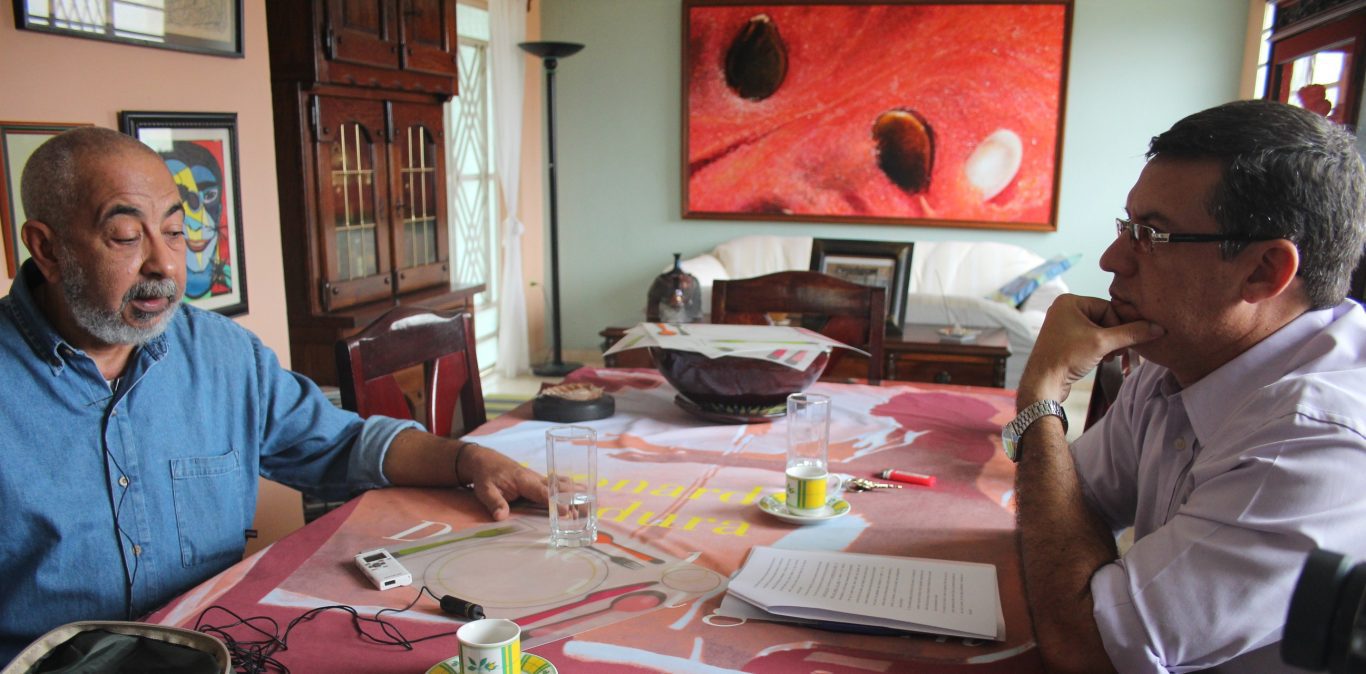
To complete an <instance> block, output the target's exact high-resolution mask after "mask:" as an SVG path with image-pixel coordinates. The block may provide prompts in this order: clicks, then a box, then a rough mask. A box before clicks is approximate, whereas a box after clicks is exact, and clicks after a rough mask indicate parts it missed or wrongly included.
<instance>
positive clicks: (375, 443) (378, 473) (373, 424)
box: [350, 415, 426, 489]
mask: <svg viewBox="0 0 1366 674" xmlns="http://www.w3.org/2000/svg"><path fill="white" fill-rule="evenodd" d="M410 428H413V429H417V430H419V431H423V432H424V433H425V432H426V430H425V429H424V428H423V427H422V424H419V423H417V422H416V421H412V420H408V419H393V418H390V417H383V416H378V415H376V416H371V417H367V418H366V419H365V425H363V426H361V429H360V434H359V435H357V436H356V440H355V446H354V447H353V448H352V450H351V465H350V473H351V476H352V480H351V482H352V483H353V484H355V485H356V486H358V487H359V488H361V489H376V488H379V487H387V486H389V485H390V484H391V483H390V482H389V478H387V477H385V475H384V457H385V456H386V455H388V453H389V445H390V444H392V443H393V441H394V438H396V437H398V434H399V433H402V432H403V431H406V430H408V429H410Z"/></svg>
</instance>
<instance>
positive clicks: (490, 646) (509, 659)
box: [455, 618, 522, 674]
mask: <svg viewBox="0 0 1366 674" xmlns="http://www.w3.org/2000/svg"><path fill="white" fill-rule="evenodd" d="M455 638H456V639H457V640H459V641H460V671H461V672H462V674H476V673H477V674H522V628H521V627H518V626H517V623H515V622H512V621H511V620H503V619H502V618H485V619H483V620H475V621H473V622H468V623H465V624H464V625H463V626H462V627H461V628H460V629H458V630H456V632H455Z"/></svg>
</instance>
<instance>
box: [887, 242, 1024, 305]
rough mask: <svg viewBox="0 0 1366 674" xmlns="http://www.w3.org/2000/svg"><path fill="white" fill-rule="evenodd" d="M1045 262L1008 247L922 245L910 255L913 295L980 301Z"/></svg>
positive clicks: (1004, 244) (986, 243) (989, 244)
mask: <svg viewBox="0 0 1366 674" xmlns="http://www.w3.org/2000/svg"><path fill="white" fill-rule="evenodd" d="M1040 262H1043V258H1042V257H1039V256H1038V255H1035V254H1034V253H1032V252H1030V251H1029V250H1026V249H1024V248H1021V247H1019V246H1016V245H1014V244H1009V243H997V242H994V241H923V242H917V243H916V244H915V253H914V254H913V255H911V287H910V290H911V292H922V293H940V292H946V293H947V294H950V295H973V296H976V297H981V296H983V295H986V294H987V293H989V292H991V291H993V290H996V289H997V288H1000V287H1001V285H1002V284H1004V283H1005V282H1006V281H1009V280H1010V279H1012V278H1014V277H1016V276H1018V275H1020V274H1023V273H1024V272H1027V271H1029V270H1030V269H1033V268H1034V267H1035V266H1037V265H1038V264H1039V263H1040Z"/></svg>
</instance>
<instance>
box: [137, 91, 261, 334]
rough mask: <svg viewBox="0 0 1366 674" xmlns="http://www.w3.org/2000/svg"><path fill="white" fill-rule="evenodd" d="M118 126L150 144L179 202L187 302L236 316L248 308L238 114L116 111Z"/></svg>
mask: <svg viewBox="0 0 1366 674" xmlns="http://www.w3.org/2000/svg"><path fill="white" fill-rule="evenodd" d="M119 120H120V124H121V125H122V127H123V131H124V133H128V134H130V135H132V136H135V137H136V138H137V139H138V140H141V141H142V142H143V143H146V144H147V145H148V146H149V147H151V148H152V149H153V150H156V151H157V153H158V154H160V155H161V157H162V159H164V160H165V161H166V168H167V169H168V170H169V171H170V172H171V177H172V178H173V179H174V180H175V182H176V185H177V186H178V187H179V188H180V198H181V202H182V204H183V206H184V209H185V211H184V212H185V301H186V302H189V303H191V304H194V305H195V306H197V307H201V308H204V309H212V310H214V311H217V312H219V313H223V314H228V315H234V314H240V313H245V312H246V310H247V289H246V282H247V279H246V270H245V268H244V261H243V252H242V251H243V244H242V205H241V202H240V197H239V196H238V195H239V194H240V192H239V191H238V186H237V185H238V179H237V116H236V115H234V114H218V113H155V112H122V113H119Z"/></svg>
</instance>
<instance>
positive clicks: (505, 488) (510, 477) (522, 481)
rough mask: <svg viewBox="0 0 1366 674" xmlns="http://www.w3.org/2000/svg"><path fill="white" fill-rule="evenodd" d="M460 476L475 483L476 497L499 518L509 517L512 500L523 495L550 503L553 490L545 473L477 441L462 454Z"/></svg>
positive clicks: (530, 499)
mask: <svg viewBox="0 0 1366 674" xmlns="http://www.w3.org/2000/svg"><path fill="white" fill-rule="evenodd" d="M459 468H460V479H461V480H465V481H468V482H470V483H472V484H473V485H474V496H475V498H477V499H479V502H480V503H482V504H484V508H486V509H487V510H488V511H489V514H490V515H493V519H495V520H504V519H507V517H508V514H509V513H510V512H511V507H510V506H509V505H508V503H509V502H510V501H515V500H517V499H519V498H524V499H527V500H528V501H531V502H533V503H537V504H540V505H546V504H548V503H549V502H550V490H549V488H548V487H547V486H546V478H545V476H544V475H541V474H540V473H537V472H536V471H533V470H531V469H529V468H526V467H525V466H523V465H521V464H519V463H517V462H516V461H513V460H512V459H510V458H508V457H507V456H505V455H503V454H500V453H498V452H497V451H495V450H492V449H489V448H488V447H485V446H483V445H480V444H477V443H473V442H471V443H469V444H468V445H466V446H465V449H464V451H463V452H462V453H461V454H460V466H459Z"/></svg>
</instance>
